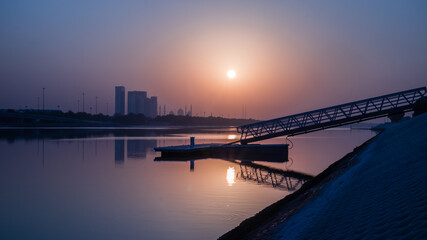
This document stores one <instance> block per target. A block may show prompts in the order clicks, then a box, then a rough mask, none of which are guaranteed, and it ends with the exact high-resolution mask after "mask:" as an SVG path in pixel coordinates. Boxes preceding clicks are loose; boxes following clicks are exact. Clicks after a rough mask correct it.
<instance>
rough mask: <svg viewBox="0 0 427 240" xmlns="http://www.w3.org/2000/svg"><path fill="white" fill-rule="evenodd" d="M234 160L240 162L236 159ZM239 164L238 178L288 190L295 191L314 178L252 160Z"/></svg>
mask: <svg viewBox="0 0 427 240" xmlns="http://www.w3.org/2000/svg"><path fill="white" fill-rule="evenodd" d="M232 162H234V163H238V162H236V161H232ZM238 164H239V167H240V171H239V170H237V171H236V179H240V180H243V181H252V182H256V183H258V184H262V185H267V186H271V187H274V188H280V189H283V190H288V191H295V190H296V189H297V188H299V187H300V186H301V185H303V184H304V183H305V182H306V181H308V180H310V179H311V178H313V177H312V176H310V175H307V174H304V173H299V172H294V171H284V170H280V169H276V168H271V167H267V166H263V165H260V164H255V163H251V162H241V163H238Z"/></svg>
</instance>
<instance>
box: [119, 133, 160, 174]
mask: <svg viewBox="0 0 427 240" xmlns="http://www.w3.org/2000/svg"><path fill="white" fill-rule="evenodd" d="M125 146H126V147H125ZM156 146H157V140H149V139H129V140H125V139H117V140H114V162H115V164H116V166H117V167H120V166H123V165H124V163H125V156H126V157H127V158H128V159H135V160H136V159H146V158H147V152H148V151H152V149H153V148H154V147H156Z"/></svg>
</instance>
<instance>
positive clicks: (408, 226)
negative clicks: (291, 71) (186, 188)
mask: <svg viewBox="0 0 427 240" xmlns="http://www.w3.org/2000/svg"><path fill="white" fill-rule="evenodd" d="M426 126H427V113H425V114H420V115H418V116H416V117H413V118H411V119H407V120H404V121H400V122H397V123H393V124H390V125H387V126H384V127H383V128H381V131H379V133H378V134H377V135H376V136H374V137H372V138H371V139H369V140H367V141H366V142H364V143H363V144H361V145H360V146H358V147H356V148H355V149H354V150H353V151H352V152H350V153H348V154H347V155H345V156H344V157H343V158H341V159H340V160H338V161H336V162H334V163H333V164H331V165H330V166H329V167H328V168H327V169H326V170H324V171H323V172H321V173H320V174H319V175H317V176H316V177H314V178H313V179H312V180H310V181H308V182H306V183H305V184H304V185H303V186H302V187H301V188H300V189H299V190H298V191H296V192H294V193H292V194H291V195H288V196H286V197H284V198H283V199H281V200H279V201H277V202H276V203H274V204H272V205H270V206H268V207H266V208H265V209H263V210H261V211H260V212H258V213H257V214H256V215H254V216H253V217H251V218H248V219H246V220H244V221H243V222H242V223H241V224H240V225H239V226H237V227H235V228H234V229H232V230H230V231H229V232H227V233H225V234H224V235H222V236H221V237H219V239H222V240H224V239H227V240H228V239H285V238H286V239H301V238H302V239H312V238H318V239H331V238H332V239H340V238H343V237H344V236H346V237H350V236H351V237H350V238H351V239H362V238H364V239H370V238H378V239H388V238H390V237H393V236H400V237H404V236H407V237H408V238H414V237H415V236H418V237H419V236H425V234H426V232H425V230H423V229H426V228H425V227H426V225H425V222H424V221H423V220H422V219H425V213H427V200H426V199H427V195H426V192H425V191H420V190H421V189H423V188H424V187H423V183H425V180H426V178H425V170H426V169H427V163H426V162H425V160H426V157H427V151H426V150H427V145H425V143H426V142H427V128H426ZM378 130H379V129H378ZM396 193H398V194H396ZM354 196H357V197H354ZM408 216H411V217H408Z"/></svg>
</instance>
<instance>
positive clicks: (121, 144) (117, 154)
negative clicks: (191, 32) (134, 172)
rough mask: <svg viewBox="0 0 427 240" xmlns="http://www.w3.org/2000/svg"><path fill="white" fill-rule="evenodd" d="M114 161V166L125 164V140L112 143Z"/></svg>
mask: <svg viewBox="0 0 427 240" xmlns="http://www.w3.org/2000/svg"><path fill="white" fill-rule="evenodd" d="M114 161H115V163H116V164H120V165H121V164H124V162H125V140H115V141H114Z"/></svg>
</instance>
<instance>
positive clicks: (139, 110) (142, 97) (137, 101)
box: [128, 91, 157, 118]
mask: <svg viewBox="0 0 427 240" xmlns="http://www.w3.org/2000/svg"><path fill="white" fill-rule="evenodd" d="M131 113H132V114H144V116H146V117H150V118H155V117H157V97H155V96H153V97H151V98H147V92H145V91H130V92H128V114H131Z"/></svg>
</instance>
